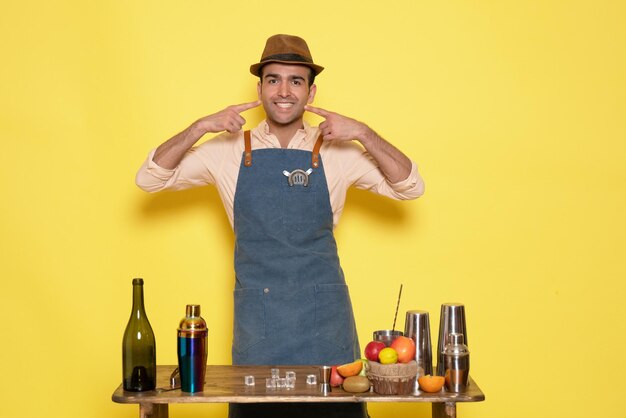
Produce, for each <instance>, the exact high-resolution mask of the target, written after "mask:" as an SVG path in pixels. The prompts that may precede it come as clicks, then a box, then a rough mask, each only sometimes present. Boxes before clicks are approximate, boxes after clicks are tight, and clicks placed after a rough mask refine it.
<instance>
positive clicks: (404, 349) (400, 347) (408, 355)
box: [390, 336, 415, 363]
mask: <svg viewBox="0 0 626 418" xmlns="http://www.w3.org/2000/svg"><path fill="white" fill-rule="evenodd" d="M390 347H391V348H393V349H394V350H396V352H397V353H398V363H408V362H409V361H411V360H414V359H415V342H414V341H413V340H412V339H411V338H409V337H404V336H401V337H397V338H396V339H395V340H393V342H392V343H391V345H390Z"/></svg>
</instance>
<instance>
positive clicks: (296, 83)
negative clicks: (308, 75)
mask: <svg viewBox="0 0 626 418" xmlns="http://www.w3.org/2000/svg"><path fill="white" fill-rule="evenodd" d="M293 84H295V85H296V86H299V85H300V84H302V81H300V80H293Z"/></svg>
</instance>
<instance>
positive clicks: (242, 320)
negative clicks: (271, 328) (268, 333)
mask: <svg viewBox="0 0 626 418" xmlns="http://www.w3.org/2000/svg"><path fill="white" fill-rule="evenodd" d="M234 295H235V316H234V326H233V334H234V336H233V348H234V349H235V350H237V351H238V352H239V353H243V352H245V351H246V350H248V349H249V348H250V347H252V346H253V345H256V344H258V343H260V342H261V341H263V340H264V339H265V301H264V297H263V289H235V291H234Z"/></svg>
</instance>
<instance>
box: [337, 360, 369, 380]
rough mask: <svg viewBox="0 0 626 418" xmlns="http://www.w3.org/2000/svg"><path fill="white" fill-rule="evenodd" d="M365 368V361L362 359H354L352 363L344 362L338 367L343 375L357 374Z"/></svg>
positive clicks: (338, 370) (338, 371)
mask: <svg viewBox="0 0 626 418" xmlns="http://www.w3.org/2000/svg"><path fill="white" fill-rule="evenodd" d="M362 368H363V362H362V361H361V360H357V361H353V362H352V363H346V364H342V365H341V366H338V367H337V373H339V374H340V375H341V376H343V377H350V376H356V375H357V374H359V373H360V372H361V369H362Z"/></svg>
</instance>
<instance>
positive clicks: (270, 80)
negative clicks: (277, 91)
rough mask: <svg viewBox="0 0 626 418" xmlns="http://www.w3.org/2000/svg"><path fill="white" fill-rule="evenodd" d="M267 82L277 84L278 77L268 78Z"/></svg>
mask: <svg viewBox="0 0 626 418" xmlns="http://www.w3.org/2000/svg"><path fill="white" fill-rule="evenodd" d="M267 82H268V83H269V84H276V83H277V82H278V81H277V80H276V79H273V78H271V79H269V80H267Z"/></svg>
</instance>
